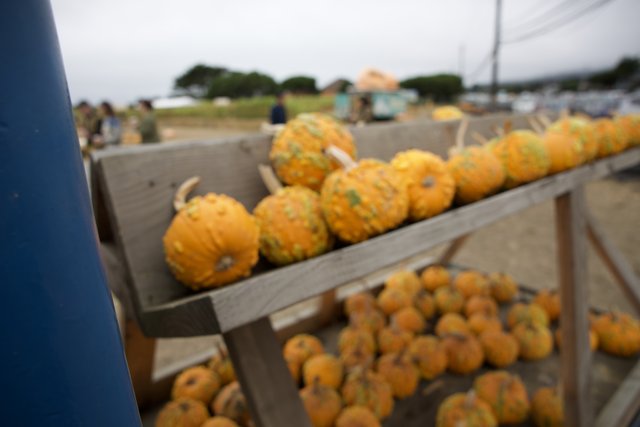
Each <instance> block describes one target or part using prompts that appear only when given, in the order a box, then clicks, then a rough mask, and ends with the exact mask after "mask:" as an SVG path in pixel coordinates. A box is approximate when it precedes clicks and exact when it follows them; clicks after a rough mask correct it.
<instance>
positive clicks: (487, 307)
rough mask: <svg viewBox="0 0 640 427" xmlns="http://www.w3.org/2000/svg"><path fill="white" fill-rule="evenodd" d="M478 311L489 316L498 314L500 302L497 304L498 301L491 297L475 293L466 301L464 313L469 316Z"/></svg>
mask: <svg viewBox="0 0 640 427" xmlns="http://www.w3.org/2000/svg"><path fill="white" fill-rule="evenodd" d="M476 313H483V314H486V315H489V316H497V315H498V304H496V301H495V300H494V299H493V298H491V297H488V296H484V295H474V296H472V297H471V298H469V299H468V300H467V302H466V303H465V305H464V314H465V316H467V317H471V316H472V315H473V314H476Z"/></svg>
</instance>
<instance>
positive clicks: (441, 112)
mask: <svg viewBox="0 0 640 427" xmlns="http://www.w3.org/2000/svg"><path fill="white" fill-rule="evenodd" d="M463 117H464V113H463V112H462V110H460V109H459V108H458V107H454V106H453V105H444V106H442V107H437V108H434V109H433V111H432V112H431V118H432V119H433V120H436V121H442V120H459V119H461V118H463Z"/></svg>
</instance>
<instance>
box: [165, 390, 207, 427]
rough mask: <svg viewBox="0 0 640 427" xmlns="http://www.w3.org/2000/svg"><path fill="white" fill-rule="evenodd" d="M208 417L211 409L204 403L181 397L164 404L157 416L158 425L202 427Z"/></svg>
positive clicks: (166, 426)
mask: <svg viewBox="0 0 640 427" xmlns="http://www.w3.org/2000/svg"><path fill="white" fill-rule="evenodd" d="M207 418H209V411H207V407H206V406H205V405H204V403H202V402H201V401H199V400H194V399H190V398H188V397H180V398H178V399H176V400H172V401H171V402H169V403H167V404H166V405H164V407H163V408H162V409H161V410H160V412H159V413H158V417H157V418H156V427H178V426H179V427H200V426H201V425H202V424H203V423H204V422H205V421H206V420H207Z"/></svg>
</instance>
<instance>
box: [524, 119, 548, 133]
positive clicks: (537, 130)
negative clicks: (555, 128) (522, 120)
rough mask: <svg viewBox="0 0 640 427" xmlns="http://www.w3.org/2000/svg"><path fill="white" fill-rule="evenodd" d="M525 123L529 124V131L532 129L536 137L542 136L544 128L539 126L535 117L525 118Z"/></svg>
mask: <svg viewBox="0 0 640 427" xmlns="http://www.w3.org/2000/svg"><path fill="white" fill-rule="evenodd" d="M527 121H528V122H529V126H531V129H533V131H534V132H535V133H537V134H538V135H542V134H544V128H543V127H542V126H541V125H540V123H538V121H537V120H536V119H535V117H533V116H529V117H527Z"/></svg>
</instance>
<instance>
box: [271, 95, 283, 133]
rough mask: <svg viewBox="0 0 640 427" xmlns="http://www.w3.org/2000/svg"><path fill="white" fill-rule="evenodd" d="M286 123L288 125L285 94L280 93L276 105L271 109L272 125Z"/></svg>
mask: <svg viewBox="0 0 640 427" xmlns="http://www.w3.org/2000/svg"><path fill="white" fill-rule="evenodd" d="M285 123H287V110H286V108H285V106H284V93H279V94H278V95H277V97H276V103H275V104H274V105H273V106H272V107H271V124H272V125H279V124H285Z"/></svg>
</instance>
